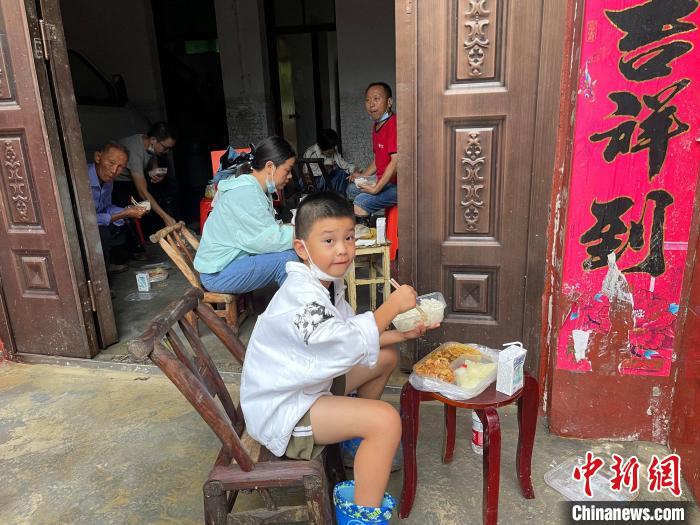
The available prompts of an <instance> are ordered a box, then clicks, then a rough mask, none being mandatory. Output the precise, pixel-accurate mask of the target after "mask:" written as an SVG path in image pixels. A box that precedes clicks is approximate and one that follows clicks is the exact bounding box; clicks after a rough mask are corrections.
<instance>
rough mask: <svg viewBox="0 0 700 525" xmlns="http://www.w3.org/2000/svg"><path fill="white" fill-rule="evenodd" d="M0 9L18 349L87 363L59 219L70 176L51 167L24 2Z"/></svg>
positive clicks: (12, 311)
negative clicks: (64, 182)
mask: <svg viewBox="0 0 700 525" xmlns="http://www.w3.org/2000/svg"><path fill="white" fill-rule="evenodd" d="M0 6H1V7H2V9H1V10H0V14H1V17H0V33H1V36H0V47H1V48H2V49H1V50H0V55H1V56H2V60H3V62H4V65H5V67H4V68H3V70H2V75H0V76H1V77H2V84H0V86H1V89H2V94H0V99H1V100H2V102H1V103H0V179H1V180H2V182H1V183H0V191H1V192H2V199H0V246H2V247H3V249H2V250H0V272H1V274H2V293H3V295H4V299H5V304H6V306H7V315H8V317H9V320H10V324H11V327H12V336H13V340H14V346H15V349H16V351H18V352H28V353H42V354H57V355H66V356H77V357H89V356H90V351H91V349H92V348H94V329H93V332H92V333H91V335H92V337H89V334H90V332H89V330H90V329H91V328H92V325H91V320H90V319H89V318H86V317H85V312H84V310H85V309H87V310H89V308H90V305H89V297H87V296H85V297H83V298H81V295H80V294H79V292H78V290H79V289H81V288H82V289H84V288H85V283H84V277H83V279H82V280H81V276H80V275H77V274H76V264H74V262H75V261H73V258H74V254H73V253H72V251H71V249H70V247H69V244H68V236H69V232H70V231H73V232H74V225H71V224H66V219H65V218H64V214H63V211H62V208H63V206H64V203H65V200H64V199H62V195H61V193H60V191H59V183H58V178H59V176H63V177H65V174H64V173H60V174H59V173H57V171H56V170H57V168H56V166H55V165H54V161H53V159H54V156H55V151H56V144H51V141H50V140H49V137H50V133H51V131H53V133H54V134H55V133H56V131H55V128H54V129H49V127H48V126H50V125H51V124H52V121H51V117H52V108H51V107H45V106H44V105H43V104H42V100H41V94H40V91H39V85H38V82H37V77H36V70H35V68H34V63H33V57H34V47H33V46H34V45H35V43H34V40H33V38H31V36H30V34H29V32H28V30H27V22H26V21H27V15H26V13H25V10H24V4H23V2H21V1H17V0H2V1H1V2H0ZM36 45H37V46H38V45H40V40H39V42H38V43H37V44H36ZM54 124H55V122H54ZM54 140H55V138H54ZM52 146H53V148H52ZM59 151H60V150H59ZM58 165H59V166H62V159H60V158H59V159H58ZM68 202H69V201H68ZM77 267H79V268H80V263H79V261H78V265H77ZM86 302H87V304H86Z"/></svg>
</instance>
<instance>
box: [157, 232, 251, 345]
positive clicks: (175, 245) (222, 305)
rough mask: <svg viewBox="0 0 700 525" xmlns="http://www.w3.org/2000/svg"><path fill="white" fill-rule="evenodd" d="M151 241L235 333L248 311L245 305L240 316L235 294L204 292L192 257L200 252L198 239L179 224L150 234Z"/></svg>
mask: <svg viewBox="0 0 700 525" xmlns="http://www.w3.org/2000/svg"><path fill="white" fill-rule="evenodd" d="M150 239H151V242H153V243H156V242H157V243H158V244H160V247H161V248H163V251H165V253H167V254H168V257H170V259H171V260H172V261H173V262H174V263H175V265H176V266H177V267H178V268H179V269H180V271H181V272H182V273H183V275H184V276H185V278H186V279H187V280H188V281H189V283H190V284H191V285H192V286H194V287H195V288H199V289H200V290H202V292H203V293H204V302H205V303H209V304H211V305H215V306H216V307H217V308H218V309H215V310H214V311H215V312H216V314H217V315H219V316H221V317H223V318H224V319H226V323H227V324H228V325H229V326H230V327H231V328H232V329H233V331H234V332H235V333H236V334H237V333H238V329H239V328H240V326H241V324H242V323H243V321H245V319H246V317H247V316H248V308H247V306H246V308H245V309H244V310H243V312H241V313H240V314H239V313H238V296H237V295H234V294H228V293H217V292H207V291H206V290H204V288H203V287H202V281H200V280H199V272H197V270H195V269H194V256H195V254H196V253H197V250H198V249H199V240H198V239H197V237H195V235H194V233H192V232H191V231H190V230H188V229H187V227H186V226H185V223H184V222H182V221H180V222H178V223H177V224H174V225H172V226H166V227H165V228H163V229H161V230H158V231H157V232H156V233H154V234H153V235H151V237H150ZM244 301H245V299H244ZM246 304H247V302H246Z"/></svg>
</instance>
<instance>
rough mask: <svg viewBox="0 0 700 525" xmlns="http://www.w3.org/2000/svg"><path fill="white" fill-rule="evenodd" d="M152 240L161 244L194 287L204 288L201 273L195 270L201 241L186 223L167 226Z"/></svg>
mask: <svg viewBox="0 0 700 525" xmlns="http://www.w3.org/2000/svg"><path fill="white" fill-rule="evenodd" d="M150 239H151V242H157V243H158V244H160V247H161V248H163V251H164V252H165V253H167V254H168V257H170V259H171V260H172V261H173V262H174V263H175V265H176V266H177V267H178V268H179V269H180V271H181V272H182V273H183V275H184V276H185V277H186V278H187V280H188V281H189V283H190V284H191V285H192V286H194V287H196V288H200V289H201V288H202V281H200V279H199V272H198V271H197V270H195V269H194V256H195V255H196V254H197V250H198V249H199V239H197V237H196V236H195V234H194V233H192V232H191V231H190V230H188V229H187V227H186V226H185V223H184V222H182V221H180V222H178V223H177V224H173V225H172V226H166V227H165V228H162V229H160V230H158V231H157V232H156V233H154V234H153V235H151V237H150Z"/></svg>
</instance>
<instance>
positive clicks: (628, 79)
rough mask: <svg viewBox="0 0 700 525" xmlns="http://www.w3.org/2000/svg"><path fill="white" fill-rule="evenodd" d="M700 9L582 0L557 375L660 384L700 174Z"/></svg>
mask: <svg viewBox="0 0 700 525" xmlns="http://www.w3.org/2000/svg"><path fill="white" fill-rule="evenodd" d="M698 7H699V6H698V0H605V1H602V0H588V1H587V2H586V7H585V14H584V20H583V31H582V40H583V41H582V47H581V58H580V67H579V85H578V93H577V101H576V116H575V127H574V151H573V158H572V170H571V180H570V185H569V197H568V212H567V219H566V237H565V252H564V265H563V275H562V277H563V279H562V283H563V289H562V290H561V293H562V295H561V297H563V298H564V301H565V304H566V308H567V309H566V315H565V317H564V319H563V324H562V325H561V327H560V331H559V339H558V348H557V367H558V368H560V369H565V370H576V371H581V372H588V371H593V372H599V373H606V374H616V373H620V374H637V375H654V376H667V375H669V372H670V369H671V361H672V353H673V341H674V335H675V328H676V319H677V316H678V311H679V301H680V294H681V286H682V282H683V272H684V265H685V262H686V256H687V251H688V237H689V233H690V226H691V221H692V216H693V213H697V210H695V211H694V210H693V201H694V196H695V190H696V185H697V180H698V171H699V169H700V142H697V141H698V140H699V139H700V52H699V50H698V43H699V42H700V30H699V29H698V25H700V10H699V9H698Z"/></svg>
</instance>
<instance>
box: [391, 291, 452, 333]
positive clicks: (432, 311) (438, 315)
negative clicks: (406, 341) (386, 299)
mask: <svg viewBox="0 0 700 525" xmlns="http://www.w3.org/2000/svg"><path fill="white" fill-rule="evenodd" d="M427 299H436V300H437V301H439V302H440V303H442V307H441V308H430V307H424V306H423V303H425V301H426V300H427ZM416 304H417V305H418V306H420V307H421V308H422V309H423V311H424V312H425V314H426V315H427V317H428V318H427V319H423V318H422V317H421V314H420V313H419V312H418V310H416V309H415V308H414V309H412V310H409V311H408V312H404V313H402V314H399V315H397V316H396V317H395V318H394V320H393V321H392V322H393V323H394V326H395V327H396V329H397V330H398V331H399V332H408V331H409V330H413V329H414V328H415V327H416V326H418V325H419V324H420V323H422V322H424V323H425V324H426V325H430V324H435V323H440V322H442V320H443V318H444V317H445V308H446V307H447V303H446V302H445V298H444V297H443V296H442V294H441V293H440V292H433V293H429V294H425V295H420V296H418V298H416Z"/></svg>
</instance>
